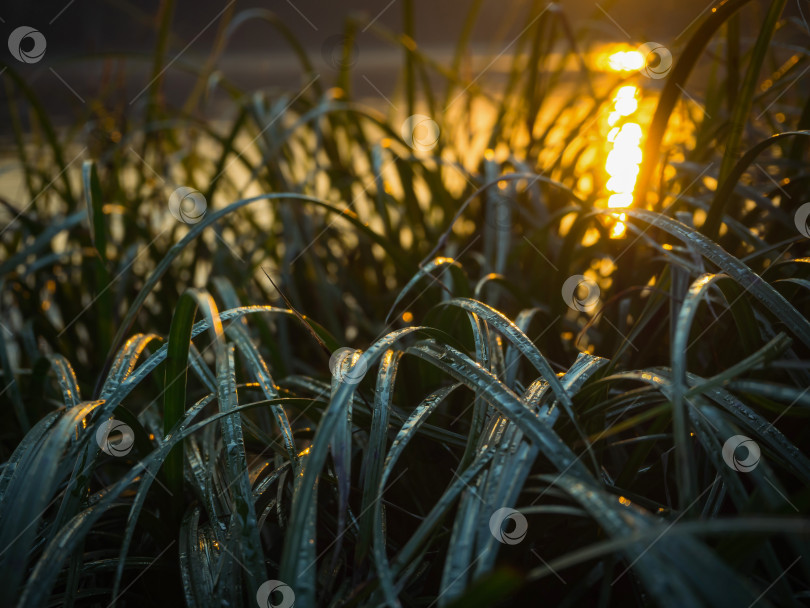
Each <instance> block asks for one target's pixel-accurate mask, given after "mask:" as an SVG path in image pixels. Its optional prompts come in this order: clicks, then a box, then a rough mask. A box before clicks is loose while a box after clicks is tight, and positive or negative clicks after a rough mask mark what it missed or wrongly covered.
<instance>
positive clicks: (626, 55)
mask: <svg viewBox="0 0 810 608" xmlns="http://www.w3.org/2000/svg"><path fill="white" fill-rule="evenodd" d="M608 65H609V66H610V69H611V70H613V71H615V72H632V71H634V70H640V69H641V68H642V67H644V56H643V55H642V54H641V53H639V52H638V51H618V52H616V53H613V54H612V55H611V56H610V57H608Z"/></svg>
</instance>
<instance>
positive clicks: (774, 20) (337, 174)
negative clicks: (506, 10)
mask: <svg viewBox="0 0 810 608" xmlns="http://www.w3.org/2000/svg"><path fill="white" fill-rule="evenodd" d="M785 4H786V3H785V2H784V1H780V2H770V3H765V2H749V1H743V0H724V1H723V2H721V3H720V4H718V5H717V6H716V7H714V9H712V10H711V11H706V12H705V13H703V14H702V15H701V16H700V18H698V19H696V21H695V22H694V23H693V24H692V25H691V26H690V28H689V29H688V30H687V31H686V32H685V33H684V34H682V36H680V37H679V39H678V40H677V41H675V42H674V43H673V44H672V45H671V48H670V49H669V51H671V54H672V56H673V58H674V62H673V66H672V69H671V71H669V72H668V73H667V74H666V78H661V79H658V78H651V79H643V76H638V75H635V74H634V73H632V72H624V73H605V72H603V71H601V70H600V69H599V68H598V66H596V65H595V63H594V61H593V58H594V57H595V56H597V55H599V53H600V52H601V51H600V49H599V48H597V46H596V44H595V43H593V42H592V40H593V31H592V30H591V29H588V28H585V29H582V30H577V29H575V28H574V27H573V26H572V24H571V23H570V21H569V19H568V17H567V16H566V13H565V11H564V10H562V9H561V8H559V7H558V6H556V5H551V6H546V5H544V4H542V3H539V2H529V3H524V5H522V10H524V12H523V13H519V12H517V11H516V12H515V13H514V15H512V16H511V17H505V18H504V19H505V20H506V19H508V18H512V19H514V20H515V23H519V24H520V27H519V29H518V31H521V30H522V33H521V35H520V36H519V37H518V38H517V39H516V40H515V41H514V43H513V45H511V47H510V48H509V53H508V54H507V55H506V56H505V57H508V67H507V68H506V70H505V72H504V77H503V78H501V79H488V78H478V77H476V76H475V74H474V73H471V71H470V69H469V67H468V64H469V55H470V50H469V48H468V44H469V39H470V35H471V32H472V31H473V29H474V27H475V26H476V23H477V18H478V11H479V10H480V8H481V2H479V1H476V0H473V1H471V2H469V3H467V5H469V6H468V13H467V15H466V21H465V24H464V28H463V33H462V36H461V38H460V41H459V43H458V45H457V47H456V50H455V53H454V55H453V57H452V59H451V60H450V61H449V62H438V61H436V60H435V59H433V58H432V57H431V56H430V55H428V54H426V53H425V52H424V51H423V49H422V48H420V46H419V44H418V42H417V37H416V35H415V33H414V31H413V30H414V26H413V23H414V14H413V6H412V2H410V1H408V0H403V2H402V3H401V7H400V8H401V10H403V17H404V19H403V23H404V29H403V31H402V32H394V31H390V30H388V29H386V28H384V27H383V26H381V25H380V24H379V23H376V22H374V21H373V20H372V18H370V17H367V16H362V15H358V16H354V17H352V18H351V19H350V20H349V21H348V22H347V24H346V27H345V30H344V34H343V35H342V36H340V37H339V39H338V40H337V41H336V40H334V39H332V40H330V41H329V44H330V45H331V46H330V48H329V51H330V53H329V57H331V58H332V59H333V61H331V62H327V63H329V65H327V66H326V68H325V69H324V68H323V66H322V63H323V62H322V61H320V60H319V58H318V57H317V56H314V55H313V54H312V53H309V51H308V50H307V49H305V48H304V47H303V46H302V44H301V43H300V42H299V41H298V40H296V39H295V37H294V36H292V34H290V32H289V30H288V29H287V28H286V26H285V24H284V23H283V22H281V21H280V20H279V19H278V18H277V17H276V16H275V15H274V14H272V13H271V12H269V11H265V10H263V9H249V10H245V11H241V12H240V11H236V10H234V9H231V10H226V11H225V12H223V14H222V16H221V17H220V20H219V22H218V25H217V37H216V42H215V44H214V45H213V47H212V48H213V50H212V53H211V56H210V58H209V59H208V60H207V61H206V62H204V63H203V64H202V66H195V65H192V64H191V63H187V62H185V61H181V62H178V63H177V64H174V63H172V62H170V61H168V60H167V54H168V52H169V49H170V48H172V47H173V45H175V44H176V45H177V46H178V48H182V44H180V42H179V41H176V40H174V38H173V36H172V33H171V25H172V23H173V20H174V19H176V16H175V15H174V14H173V10H174V3H173V2H171V1H169V2H163V3H161V9H160V10H161V13H160V15H159V19H158V27H157V38H158V42H157V46H156V50H155V52H154V54H153V55H152V56H151V57H150V58H149V71H150V74H151V75H152V76H153V78H152V79H151V82H150V85H149V86H148V87H147V89H145V90H144V93H143V95H142V96H140V97H139V98H138V100H137V102H135V103H131V104H130V103H127V102H126V100H125V101H124V102H123V103H121V101H120V99H119V93H120V91H119V89H118V88H116V86H114V83H113V82H112V81H111V82H101V83H100V85H99V90H98V94H97V95H96V96H94V97H93V98H92V99H88V100H87V101H88V103H87V104H86V105H85V106H82V107H81V108H80V110H78V114H77V117H76V121H75V123H73V124H70V125H68V126H64V125H61V124H58V123H56V122H54V121H53V120H52V118H53V117H52V115H51V114H50V113H49V112H48V111H47V110H46V109H45V105H43V101H42V100H41V99H40V98H39V97H38V96H37V94H36V92H35V90H34V88H32V86H31V85H30V84H29V83H28V81H27V77H26V72H25V70H24V69H21V67H20V64H14V65H12V64H11V63H9V64H8V65H4V66H3V67H4V68H5V70H4V71H3V72H2V78H3V80H4V83H5V86H6V91H7V99H8V105H7V108H6V116H7V120H8V124H9V125H10V127H11V132H12V138H11V141H12V144H11V150H6V152H7V153H9V154H12V155H13V158H14V163H13V167H14V168H15V170H17V171H19V172H20V175H21V177H20V179H21V180H22V182H23V184H24V186H25V197H24V200H23V203H22V204H20V203H19V202H18V201H13V200H5V199H2V200H0V203H2V206H3V211H2V213H3V214H4V225H5V227H4V228H3V230H2V235H0V250H2V256H0V275H2V296H1V297H2V299H1V300H0V309H2V314H0V318H2V320H3V321H2V323H3V326H2V328H0V365H1V366H2V388H0V391H2V392H0V417H1V419H2V429H3V434H2V443H1V444H0V445H1V446H2V450H3V458H2V460H3V465H2V468H0V605H3V606H12V605H19V606H26V607H28V606H105V607H110V606H114V605H118V606H135V605H182V604H185V605H188V606H193V607H205V606H225V605H228V606H252V605H254V602H257V601H258V602H259V605H261V606H265V605H267V606H285V608H289V606H291V605H292V601H293V600H294V602H295V605H296V606H302V607H305V606H315V605H323V606H335V607H336V606H379V605H390V606H436V605H438V606H466V607H469V606H482V607H483V606H509V605H528V604H529V603H536V602H537V600H538V598H542V601H543V602H546V603H549V604H550V605H559V606H580V605H596V606H628V605H639V606H648V605H649V606H672V607H676V606H678V607H680V606H713V607H714V606H731V607H734V608H737V607H741V606H742V607H745V606H752V605H757V606H768V605H771V606H801V605H806V603H807V601H808V581H810V561H808V560H807V559H806V558H807V555H808V549H810V545H808V540H809V539H808V534H810V521H808V520H807V518H806V517H805V516H804V514H805V513H806V512H807V510H808V508H810V491H808V488H809V487H810V459H808V454H807V452H808V450H807V446H808V439H810V437H808V428H807V426H806V424H805V421H806V419H807V415H808V411H809V410H808V408H810V391H808V387H810V367H808V361H809V360H810V314H809V313H810V293H808V288H810V241H808V237H810V228H809V227H808V215H809V214H810V207H808V204H809V203H808V201H810V171H808V166H810V165H808V161H809V160H810V156H809V155H808V150H807V148H808V147H807V136H808V134H810V131H809V130H808V129H810V89H808V82H809V81H808V80H807V79H806V78H805V77H804V74H805V71H806V70H807V69H808V68H810V51H808V48H809V47H808V45H807V40H808V39H807V30H806V23H805V22H804V21H803V19H802V18H801V17H797V18H793V17H789V16H788V15H789V14H790V13H789V11H786V10H784V9H785ZM752 20H753V22H755V23H757V24H761V25H760V26H759V27H758V31H754V32H753V35H752V36H751V37H749V36H748V33H747V29H746V27H745V25H746V24H748V23H751V22H752ZM248 22H252V23H253V24H254V25H256V23H259V24H261V26H262V27H266V28H267V29H268V31H270V32H274V33H275V34H278V35H281V36H283V37H284V38H285V39H286V40H287V41H288V42H289V44H290V45H291V49H292V52H293V53H294V54H295V56H296V57H297V58H298V59H299V60H300V66H301V70H300V73H301V86H300V88H298V89H295V90H290V91H284V92H278V91H276V92H274V93H272V94H270V93H268V92H266V91H261V90H260V91H244V90H241V89H240V88H239V87H238V86H237V85H236V84H234V83H233V82H231V81H230V80H229V79H228V77H227V74H224V73H223V72H221V71H219V70H218V69H217V65H218V61H219V59H220V56H221V55H222V53H223V52H225V49H227V46H228V44H229V42H230V41H231V40H232V39H233V38H234V37H235V36H237V35H238V34H239V31H240V28H242V27H244V26H245V25H246V24H247V23H248ZM527 24H528V25H527ZM509 25H510V24H509V23H504V30H508V29H509ZM364 29H367V30H368V31H369V32H372V33H374V35H376V36H377V37H379V38H380V39H383V40H385V41H387V42H388V44H390V45H391V46H392V47H394V48H398V49H400V50H401V53H402V57H403V59H402V74H401V78H400V79H399V85H398V91H397V95H396V96H394V97H393V101H392V100H389V101H392V103H391V105H388V104H385V105H382V104H381V105H380V106H379V107H378V108H374V107H370V106H369V105H368V104H364V103H362V102H361V101H359V100H358V99H357V98H356V97H355V96H354V94H353V86H356V78H354V76H355V74H354V72H353V70H354V69H355V68H354V67H353V63H354V62H353V59H352V57H353V56H354V55H355V54H356V53H357V43H356V37H357V35H358V33H359V32H362V31H363V30H364ZM507 42H508V39H506V40H504V45H506V43H507ZM142 60H143V58H138V57H132V58H128V61H132V62H137V61H142ZM23 67H25V66H23ZM175 72H183V73H185V74H189V73H190V74H192V75H193V77H194V81H195V83H196V84H194V85H193V86H192V87H191V88H190V92H189V94H188V97H187V99H185V100H184V101H183V102H182V103H180V104H174V103H170V102H169V101H167V98H166V97H164V95H163V91H164V87H165V84H166V80H167V79H170V78H171V77H172V74H173V73H175ZM629 83H635V86H637V87H638V90H639V91H640V93H639V94H640V97H639V99H638V101H639V116H640V118H639V122H640V124H641V127H642V129H643V134H644V137H643V162H642V163H641V166H640V171H639V175H638V180H637V181H636V182H635V189H634V191H633V197H634V198H633V204H632V205H631V206H629V207H622V208H621V209H619V210H617V209H616V208H611V207H610V206H608V205H607V204H606V203H605V199H606V183H607V181H608V178H607V175H606V174H605V162H606V161H605V156H606V153H607V152H606V150H605V148H604V143H605V142H604V134H603V133H602V132H601V130H600V129H602V128H603V127H604V126H605V120H607V119H608V118H607V116H608V114H609V112H610V107H611V103H613V102H614V100H615V95H616V91H617V89H618V88H619V87H623V86H628V84H629ZM223 96H225V97H227V99H228V105H229V107H230V108H231V111H230V113H229V114H227V116H218V117H217V118H216V119H213V118H212V117H211V107H209V104H211V103H212V100H213V99H220V100H221V98H222V97H223ZM392 106H393V107H392ZM379 108H383V109H390V110H391V111H390V112H389V113H388V114H383V113H381V112H380V110H379ZM417 115H418V116H419V117H418V118H413V117H414V116H417ZM4 119H5V118H4ZM619 213H621V214H623V215H621V216H619V215H618V214H619ZM618 221H620V222H621V226H622V227H623V229H624V233H623V235H622V238H611V235H613V236H616V235H617V234H620V233H618V232H616V230H615V228H616V226H617V222H618Z"/></svg>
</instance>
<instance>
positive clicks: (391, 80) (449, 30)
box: [0, 0, 810, 140]
mask: <svg viewBox="0 0 810 608" xmlns="http://www.w3.org/2000/svg"><path fill="white" fill-rule="evenodd" d="M799 2H801V3H802V7H803V8H804V9H805V10H804V13H805V15H807V14H810V0H796V1H795V2H793V3H791V4H790V8H789V10H788V11H787V13H786V15H787V16H791V15H793V16H798V14H799ZM472 4H473V0H414V24H415V38H416V41H417V43H418V44H419V46H420V48H422V49H423V50H425V51H426V52H427V53H428V54H429V55H430V56H431V57H433V58H434V59H435V60H436V61H438V62H440V63H441V62H445V61H449V58H450V53H451V51H452V49H453V46H454V44H455V42H456V41H457V40H458V38H459V35H460V33H461V31H462V28H463V27H464V23H465V19H466V16H467V15H468V13H469V10H470V7H471V6H472ZM713 4H714V1H710V0H655V1H649V0H632V1H628V0H624V1H616V0H613V1H611V0H600V1H599V2H593V1H591V0H570V1H567V2H560V3H557V4H556V5H551V6H552V10H553V8H554V7H559V8H561V9H562V11H563V12H564V14H565V15H566V17H567V18H568V20H569V21H570V23H571V26H572V28H573V30H574V31H575V32H576V35H577V39H578V40H579V41H580V42H581V43H584V44H585V45H589V44H596V43H601V42H604V43H612V42H613V43H620V42H625V43H629V44H631V45H633V46H634V47H636V46H638V45H639V44H641V43H643V42H646V41H655V42H659V43H661V44H663V45H665V46H667V47H669V48H672V49H673V52H675V50H676V49H677V45H678V44H681V43H683V42H685V39H686V38H687V37H688V36H684V35H683V34H684V32H685V30H686V28H687V27H688V26H689V25H690V24H694V23H695V22H696V21H697V20H698V19H699V18H701V17H704V16H705V15H706V13H707V12H708V11H709V10H710V8H711V6H712V5H713ZM767 5H768V0H754V1H753V2H751V3H750V5H749V6H747V7H746V8H745V9H744V11H743V20H742V30H743V37H744V40H745V36H746V30H747V29H748V26H750V27H754V26H756V24H757V23H758V22H759V20H758V15H761V14H763V12H764V10H765V8H766V7H767ZM161 6H162V3H161V0H143V1H138V2H128V1H126V0H59V1H52V0H48V1H44V2H31V0H4V1H3V3H2V4H1V5H0V37H2V38H3V40H7V39H8V36H9V34H10V33H11V32H12V31H13V30H14V29H15V28H17V27H19V26H21V25H25V26H30V27H33V28H35V29H37V30H39V31H40V32H41V33H42V34H43V35H44V36H45V38H46V40H47V51H46V53H45V56H44V57H43V59H42V60H41V61H39V62H36V63H33V64H24V63H20V62H18V61H16V60H15V59H14V58H13V57H12V55H11V53H10V51H9V49H8V48H7V47H8V45H7V44H3V48H1V49H0V71H4V70H5V69H10V70H13V71H14V72H15V73H16V74H19V76H20V78H22V79H24V80H25V82H26V83H27V84H28V85H29V86H30V87H31V88H32V89H33V90H34V91H35V92H36V93H37V95H39V96H40V97H41V98H42V99H43V103H44V104H45V105H46V107H47V109H48V111H49V112H50V113H51V115H52V116H53V118H54V120H55V121H56V122H59V121H60V117H63V116H68V115H71V114H72V115H75V114H76V112H77V111H78V109H79V108H80V107H81V106H84V105H85V104H86V103H87V101H88V100H89V99H93V98H94V96H97V94H98V93H99V91H100V89H101V87H102V83H108V82H109V81H110V79H114V80H115V82H116V85H115V86H118V87H120V88H121V89H122V96H124V97H128V99H132V98H134V97H135V96H136V95H137V94H138V92H139V91H142V90H143V89H144V87H146V86H147V85H148V83H149V81H150V79H151V74H152V72H151V65H152V57H151V53H152V51H153V49H154V46H155V41H156V40H157V30H158V15H159V14H160V8H161ZM403 6H404V3H403V1H402V0H349V1H336V0H334V1H330V0H272V1H267V2H257V1H256V0H234V1H233V2H229V1H225V0H216V1H213V0H177V2H176V6H175V10H174V14H173V18H172V22H171V32H172V35H171V38H170V44H169V49H168V50H167V53H166V61H167V62H171V63H172V65H171V66H170V67H169V68H168V69H167V70H166V74H165V76H164V83H163V90H164V92H165V95H166V99H168V100H169V102H170V103H173V102H178V103H181V102H182V98H183V95H184V93H187V91H188V88H189V87H190V86H193V82H194V79H193V78H192V77H191V76H190V75H189V73H188V72H184V71H183V69H182V68H183V65H184V64H192V65H201V64H202V63H203V62H204V61H205V59H206V58H207V57H208V56H209V54H210V52H211V49H212V48H213V46H214V42H215V41H216V39H217V33H218V30H219V28H220V24H221V23H222V15H227V14H228V13H232V15H238V14H240V13H242V12H243V11H246V10H249V9H261V10H264V11H272V12H273V13H275V14H276V15H278V17H279V18H280V20H281V21H282V22H283V23H284V24H285V25H286V26H287V27H288V28H289V30H290V31H291V33H292V35H293V36H294V37H295V38H296V39H297V40H298V41H299V42H300V43H301V44H302V45H303V46H304V47H305V48H306V49H307V50H308V51H309V52H310V55H311V57H312V60H313V62H314V64H315V68H316V70H317V71H318V72H319V73H321V75H322V77H323V81H322V84H323V85H324V86H327V85H328V84H330V83H331V82H333V81H334V77H335V76H336V74H337V70H336V69H334V66H332V69H331V70H330V69H329V68H330V66H329V65H328V58H327V55H328V52H324V49H325V48H326V47H327V46H328V45H329V44H330V40H331V41H332V44H334V38H335V37H336V35H338V34H340V33H342V32H343V31H344V28H345V25H346V22H347V19H348V18H349V17H357V18H358V20H359V21H358V22H359V23H360V24H361V25H359V26H358V28H357V39H356V40H357V45H356V64H355V65H354V66H353V67H354V69H353V75H352V78H353V86H354V87H355V89H354V94H355V96H356V97H358V98H364V97H374V98H376V100H377V101H379V102H381V103H383V104H384V103H385V102H383V101H382V100H381V98H380V96H381V95H390V94H392V92H394V89H395V86H396V84H397V78H398V76H399V74H400V71H399V70H398V69H397V67H398V66H399V64H400V61H401V58H402V52H401V49H400V48H398V47H397V46H396V45H395V44H394V43H392V42H391V41H389V40H385V39H384V38H383V37H382V36H381V35H380V33H379V32H378V31H375V30H376V29H377V28H378V27H380V28H386V29H387V30H389V31H391V32H394V33H399V32H401V31H402V27H403ZM546 6H549V4H547V3H545V2H535V1H533V0H484V1H483V5H482V9H481V13H480V15H479V17H478V19H477V20H476V27H475V29H474V32H473V34H472V37H471V48H472V49H473V58H472V62H471V67H470V75H471V78H473V77H475V76H476V75H478V74H479V72H480V70H482V69H484V67H485V66H487V67H486V70H487V78H491V77H495V78H497V77H498V73H499V70H500V68H501V66H502V65H504V63H503V62H501V63H498V62H492V64H491V65H489V64H490V63H491V58H493V57H495V56H497V55H499V54H501V53H503V54H504V55H508V54H509V53H511V52H512V51H513V48H512V46H511V43H512V41H513V40H514V39H515V37H516V36H517V35H518V34H519V33H520V32H521V31H522V30H524V29H525V28H526V27H527V26H528V25H529V23H530V19H529V18H528V15H530V14H532V12H531V11H532V10H535V11H537V10H539V9H540V8H542V7H546ZM533 7H535V8H534V9H533ZM538 7H539V8H538ZM370 21H373V27H368V28H365V25H364V24H368V23H369V22H370ZM333 52H334V51H333ZM217 66H218V67H219V69H220V70H221V73H222V76H223V77H225V78H227V79H228V80H229V81H230V82H232V83H234V84H235V85H236V86H238V87H241V88H242V89H243V90H246V91H251V90H255V89H265V90H268V91H271V92H272V91H274V90H291V89H292V90H298V89H300V88H301V87H302V86H304V85H305V84H306V80H307V78H306V77H305V75H304V74H303V73H302V70H301V67H300V64H299V62H298V61H297V60H296V59H295V58H294V56H293V54H292V53H291V52H290V47H289V45H288V44H287V42H286V41H285V40H284V38H283V37H282V36H281V35H280V34H279V32H278V30H277V29H274V28H273V27H271V26H270V25H269V24H268V23H267V22H264V21H260V20H255V19H254V20H248V21H246V22H245V23H244V24H242V25H241V26H239V27H238V28H236V29H235V31H234V32H233V34H232V35H231V36H230V38H229V40H228V43H227V46H226V47H225V50H224V54H223V56H222V57H221V58H220V60H219V61H218V63H217ZM106 86H109V85H108V84H107V85H106ZM7 91H8V89H7V87H0V108H2V109H0V139H3V140H6V136H8V135H9V133H8V125H7V124H4V123H7V120H5V118H6V117H5V116H4V114H5V112H6V109H5V108H4V107H3V106H4V105H5V104H4V103H3V102H4V101H5V97H6V95H7V94H8V93H7ZM142 99H143V98H139V100H142ZM136 101H138V100H136ZM210 101H211V103H210V104H209V109H210V110H212V111H214V112H220V111H224V109H225V105H224V103H220V102H224V101H227V100H226V99H224V98H223V97H222V96H220V97H219V98H217V99H212V100H210ZM128 103H129V102H128ZM130 105H131V104H130ZM134 107H137V106H134Z"/></svg>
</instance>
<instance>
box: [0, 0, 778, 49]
mask: <svg viewBox="0 0 810 608" xmlns="http://www.w3.org/2000/svg"><path fill="white" fill-rule="evenodd" d="M471 4H472V2H471V0H415V2H414V5H415V13H416V31H417V38H418V40H419V42H420V43H422V44H427V45H431V46H433V45H442V44H452V43H453V42H454V41H455V39H456V38H457V37H458V34H459V32H460V31H461V28H462V25H463V23H464V18H465V16H466V14H467V12H468V10H469V8H470V6H471ZM532 4H534V2H530V1H528V0H512V1H505V0H485V1H484V3H483V7H482V9H481V17H480V18H479V20H478V27H477V28H476V31H475V34H474V36H473V40H474V42H487V41H489V40H490V39H491V38H492V36H493V35H495V34H496V33H498V31H499V30H501V29H502V28H503V27H504V25H510V27H509V30H511V31H514V34H517V33H518V32H519V31H520V29H521V25H522V24H521V17H523V16H525V15H526V14H527V13H528V10H529V8H530V7H531V5H532ZM537 4H538V6H546V5H547V3H545V2H540V3H537ZM712 4H714V2H710V1H708V0H656V1H653V2H650V1H648V0H630V1H628V0H623V1H616V0H612V1H611V0H601V1H600V2H593V1H591V0H569V1H565V2H559V3H557V5H559V6H560V7H561V8H562V9H563V10H564V11H565V13H566V14H567V15H568V16H569V18H570V19H571V21H572V22H573V24H574V26H575V27H582V26H585V25H587V24H588V23H589V22H591V27H592V28H593V29H594V30H596V31H601V32H602V33H603V34H604V36H605V37H606V38H610V37H615V38H616V39H617V41H622V40H625V39H627V35H629V36H630V37H632V38H633V39H634V40H639V39H644V40H649V39H653V40H656V41H658V42H662V43H666V42H668V41H670V40H672V38H674V37H675V36H677V35H678V34H679V33H680V32H681V31H682V30H683V29H684V28H685V27H686V26H687V25H688V24H689V23H690V22H691V21H692V20H693V19H695V18H696V17H697V16H698V15H699V14H700V13H701V12H703V11H705V10H708V9H709V7H710V6H711V5H712ZM760 4H762V2H760ZM227 5H228V2H226V1H223V0H217V1H214V0H178V1H177V4H176V10H175V20H174V24H173V29H174V32H175V33H176V35H177V36H179V37H181V38H184V39H186V40H190V39H191V38H193V37H195V36H196V35H197V34H199V32H200V31H201V30H202V28H204V27H205V26H206V25H207V24H208V23H209V21H210V20H211V19H213V18H214V17H215V16H216V15H217V13H218V12H219V11H221V10H223V9H224V8H225V7H226V6H227ZM159 6H160V1H159V0H145V1H138V2H125V1H123V0H73V1H72V2H71V1H70V0H60V1H51V0H49V1H45V2H31V0H4V2H3V3H2V8H0V19H3V20H4V22H5V23H3V22H0V25H2V27H3V29H4V30H8V31H9V32H10V31H11V29H13V28H14V27H16V26H17V25H29V26H31V27H34V28H37V29H39V30H40V31H42V32H43V33H44V34H45V35H46V36H47V38H48V43H49V53H53V54H56V53H76V52H88V53H98V52H109V51H121V50H129V51H137V50H139V51H146V50H149V49H150V48H151V46H150V45H151V42H152V39H153V38H154V16H155V15H156V13H157V11H158V8H159ZM235 8H236V10H237V11H241V10H244V9H249V8H261V9H266V10H270V11H273V12H274V13H276V14H277V15H278V16H279V17H280V18H281V19H282V20H283V21H284V22H285V23H286V24H287V25H288V26H289V28H290V29H291V30H292V32H293V33H294V34H295V35H296V36H297V37H299V39H300V40H302V41H303V42H304V43H305V44H307V45H308V46H312V47H316V48H317V47H319V46H320V43H321V42H322V41H323V40H324V38H325V37H327V36H329V35H333V34H336V33H339V32H341V31H342V28H343V24H344V23H345V21H346V18H347V16H349V15H351V14H352V13H366V15H368V17H369V18H372V19H373V18H375V17H376V18H377V21H376V23H379V24H381V25H384V26H386V27H389V28H392V29H395V30H398V29H399V28H400V26H401V21H402V2H401V1H400V0H393V1H391V0H348V1H345V0H271V1H268V2H256V1H255V0H237V2H236V3H235ZM60 13H61V14H60ZM605 13H607V15H606V14H605ZM608 15H609V16H608ZM611 19H612V20H614V21H615V24H614V23H612V22H611ZM215 29H216V28H215V26H212V27H211V28H209V30H208V31H207V32H206V33H205V34H203V35H202V36H200V38H199V39H198V40H197V42H199V45H198V48H199V49H204V48H205V42H206V40H208V41H210V40H212V39H213V36H214V33H215ZM622 30H624V32H623V31H622ZM240 31H241V34H240V36H239V37H238V39H236V40H234V41H233V44H232V45H231V48H232V49H234V50H251V51H255V50H257V48H259V49H267V50H273V49H277V50H283V49H285V48H286V47H285V45H284V42H283V41H282V40H281V38H280V36H269V35H268V32H267V28H266V27H262V26H261V25H258V24H252V25H247V26H246V27H245V28H244V29H242V30H240Z"/></svg>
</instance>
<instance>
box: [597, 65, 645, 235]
mask: <svg viewBox="0 0 810 608" xmlns="http://www.w3.org/2000/svg"><path fill="white" fill-rule="evenodd" d="M629 54H631V53H630V52H620V53H615V54H614V55H612V56H611V57H615V56H618V55H620V56H622V57H627V55H629ZM622 65H627V64H622ZM638 92H639V90H638V87H636V86H633V85H625V86H623V87H620V88H619V89H618V90H617V91H616V96H615V97H614V98H613V111H612V112H611V113H610V115H609V116H608V126H609V127H611V129H610V131H609V132H608V134H607V143H608V145H609V149H610V151H609V152H608V155H607V159H606V160H605V171H606V172H607V174H608V175H609V176H610V179H608V182H607V190H608V191H609V192H611V195H610V196H609V197H608V201H607V206H608V207H609V208H610V209H623V208H626V207H629V206H630V205H631V204H632V203H633V190H634V189H635V187H636V178H637V177H638V172H639V165H640V164H641V157H642V153H641V136H642V132H641V127H640V126H639V125H638V124H637V123H635V122H631V121H630V120H629V117H631V116H632V115H633V114H634V113H635V112H636V110H638V98H637V97H638ZM613 216H614V217H615V218H616V223H615V224H614V225H613V228H612V230H611V233H610V236H611V238H621V237H622V236H624V233H625V231H626V230H627V227H626V226H625V223H624V222H625V220H626V219H627V215H626V214H624V213H614V214H613Z"/></svg>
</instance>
